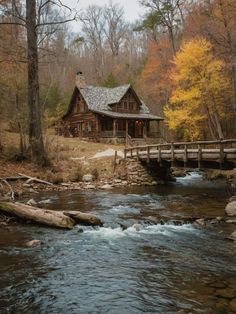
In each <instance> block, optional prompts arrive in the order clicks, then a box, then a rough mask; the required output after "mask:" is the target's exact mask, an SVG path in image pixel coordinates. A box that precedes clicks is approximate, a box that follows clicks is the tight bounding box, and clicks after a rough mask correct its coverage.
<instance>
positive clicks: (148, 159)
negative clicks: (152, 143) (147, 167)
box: [147, 146, 150, 163]
mask: <svg viewBox="0 0 236 314" xmlns="http://www.w3.org/2000/svg"><path fill="white" fill-rule="evenodd" d="M147 162H148V163H149V162H150V147H149V146H148V147H147Z"/></svg>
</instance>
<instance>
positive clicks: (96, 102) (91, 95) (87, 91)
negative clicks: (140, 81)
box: [77, 84, 150, 113]
mask: <svg viewBox="0 0 236 314" xmlns="http://www.w3.org/2000/svg"><path fill="white" fill-rule="evenodd" d="M77 88H78V87H77ZM129 88H131V85H130V84H127V85H122V86H118V87H114V88H108V87H100V86H87V87H85V88H80V89H79V88H78V89H79V90H80V92H81V94H82V96H83V97H84V100H85V101H86V103H87V105H88V109H90V110H92V111H97V112H99V111H103V110H105V111H106V110H108V111H109V110H112V109H111V107H110V106H109V105H112V104H116V103H118V102H119V101H120V100H121V99H122V97H123V96H124V95H125V94H126V92H127V91H128V90H129ZM149 112H150V111H149V109H148V107H147V106H146V105H145V104H144V102H142V101H141V108H140V113H149Z"/></svg>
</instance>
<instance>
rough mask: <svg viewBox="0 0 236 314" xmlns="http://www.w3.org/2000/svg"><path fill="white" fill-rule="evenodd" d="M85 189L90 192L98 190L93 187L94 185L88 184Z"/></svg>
mask: <svg viewBox="0 0 236 314" xmlns="http://www.w3.org/2000/svg"><path fill="white" fill-rule="evenodd" d="M84 188H85V189H88V190H94V189H96V187H95V185H93V184H87V185H85V187H84Z"/></svg>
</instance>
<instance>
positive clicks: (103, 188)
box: [101, 184, 112, 190]
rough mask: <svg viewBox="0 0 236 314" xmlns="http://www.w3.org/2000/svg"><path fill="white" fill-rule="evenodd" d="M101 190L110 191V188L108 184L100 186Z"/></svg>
mask: <svg viewBox="0 0 236 314" xmlns="http://www.w3.org/2000/svg"><path fill="white" fill-rule="evenodd" d="M101 189H102V190H111V189H112V186H111V185H110V184H104V185H102V186H101Z"/></svg>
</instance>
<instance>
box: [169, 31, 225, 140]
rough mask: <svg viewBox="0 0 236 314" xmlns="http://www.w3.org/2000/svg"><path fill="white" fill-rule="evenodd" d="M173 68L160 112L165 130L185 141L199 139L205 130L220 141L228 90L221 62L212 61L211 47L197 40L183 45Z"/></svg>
mask: <svg viewBox="0 0 236 314" xmlns="http://www.w3.org/2000/svg"><path fill="white" fill-rule="evenodd" d="M173 64H174V68H173V70H172V74H171V80H172V82H173V85H174V89H173V91H172V94H171V97H170V100H169V104H168V105H167V106H165V109H164V113H165V116H166V119H167V123H168V125H169V128H170V129H173V130H177V131H178V132H179V134H180V135H181V136H183V137H184V138H185V139H187V140H196V139H200V138H203V137H204V130H206V129H208V128H209V131H210V133H211V135H212V137H214V138H223V137H224V134H223V129H222V120H223V119H224V118H225V116H226V115H227V112H226V106H225V105H226V104H227V102H228V101H229V99H228V97H227V95H229V89H230V79H229V77H228V76H227V75H226V72H225V64H224V62H223V61H222V60H220V59H218V58H216V57H214V55H213V53H212V45H211V44H210V43H209V42H208V41H207V40H206V39H205V38H203V37H201V38H195V39H192V40H190V41H189V42H186V43H184V44H183V46H182V48H181V49H180V51H179V52H178V53H177V55H176V56H175V58H174V61H173Z"/></svg>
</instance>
